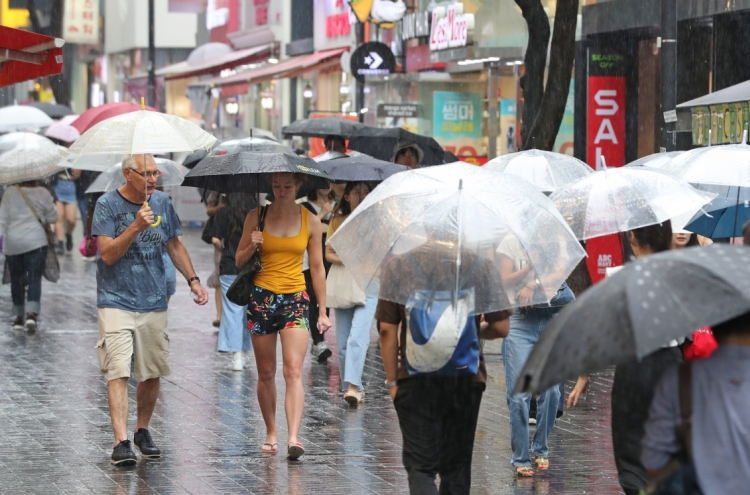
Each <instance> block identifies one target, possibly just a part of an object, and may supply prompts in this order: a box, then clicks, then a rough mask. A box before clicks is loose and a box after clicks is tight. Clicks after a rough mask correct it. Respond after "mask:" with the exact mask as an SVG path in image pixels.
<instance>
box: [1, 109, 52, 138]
mask: <svg viewBox="0 0 750 495" xmlns="http://www.w3.org/2000/svg"><path fill="white" fill-rule="evenodd" d="M54 123H55V121H54V120H52V119H51V118H49V116H48V115H47V114H46V113H44V112H42V111H41V110H39V109H38V108H34V107H30V106H28V105H13V106H10V107H3V108H0V132H14V131H35V130H37V129H41V128H42V127H49V126H51V125H52V124H54Z"/></svg>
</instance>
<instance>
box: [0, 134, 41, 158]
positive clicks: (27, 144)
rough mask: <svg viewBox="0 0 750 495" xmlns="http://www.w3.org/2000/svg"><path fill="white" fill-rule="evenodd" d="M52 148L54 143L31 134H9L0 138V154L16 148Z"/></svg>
mask: <svg viewBox="0 0 750 495" xmlns="http://www.w3.org/2000/svg"><path fill="white" fill-rule="evenodd" d="M54 146H55V143H53V142H52V141H50V140H49V139H47V138H46V137H44V136H40V135H39V134H34V133H33V132H11V133H8V134H3V135H2V136H0V153H3V152H5V151H9V150H12V149H16V148H26V149H37V148H47V147H54Z"/></svg>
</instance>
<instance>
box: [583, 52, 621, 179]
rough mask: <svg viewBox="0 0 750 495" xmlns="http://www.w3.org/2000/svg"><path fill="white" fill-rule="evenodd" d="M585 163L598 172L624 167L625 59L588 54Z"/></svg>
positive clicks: (601, 53) (603, 53)
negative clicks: (603, 167) (606, 167)
mask: <svg viewBox="0 0 750 495" xmlns="http://www.w3.org/2000/svg"><path fill="white" fill-rule="evenodd" d="M589 57H590V58H589V77H588V106H587V109H588V115H587V137H586V154H587V157H586V161H587V163H588V164H589V165H590V166H591V167H592V168H593V169H595V170H600V169H601V168H602V163H603V162H602V157H604V158H605V161H604V163H605V164H606V165H607V166H608V167H621V166H623V165H625V84H626V81H625V77H624V70H625V59H624V57H623V56H622V55H620V54H617V53H614V52H604V51H596V50H591V51H590V52H589Z"/></svg>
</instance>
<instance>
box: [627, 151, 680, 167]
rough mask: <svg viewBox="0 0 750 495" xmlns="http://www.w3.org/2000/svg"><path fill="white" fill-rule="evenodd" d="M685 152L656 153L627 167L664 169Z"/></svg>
mask: <svg viewBox="0 0 750 495" xmlns="http://www.w3.org/2000/svg"><path fill="white" fill-rule="evenodd" d="M683 153H684V151H667V152H666V153H654V154H652V155H648V156H644V157H643V158H639V159H637V160H636V161H634V162H630V163H628V164H627V165H625V166H626V167H651V168H662V167H663V166H664V165H666V164H667V163H670V162H671V161H672V160H673V159H675V158H677V157H678V156H680V155H681V154H683Z"/></svg>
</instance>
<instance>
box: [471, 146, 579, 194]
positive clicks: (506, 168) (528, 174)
mask: <svg viewBox="0 0 750 495" xmlns="http://www.w3.org/2000/svg"><path fill="white" fill-rule="evenodd" d="M484 168H486V169H488V170H492V171H494V172H501V173H505V174H512V175H515V176H518V177H520V178H522V179H524V180H526V181H528V182H530V183H531V184H533V186H534V187H536V188H537V189H538V190H540V191H542V192H545V193H552V192H555V191H557V190H558V189H560V188H561V187H563V186H565V185H566V184H569V183H571V182H575V181H577V180H579V179H582V178H583V177H586V176H587V175H589V174H591V173H592V172H593V171H592V170H591V167H589V166H588V165H586V164H585V163H583V162H582V161H581V160H579V159H577V158H575V157H572V156H570V155H564V154H562V153H553V152H551V151H543V150H526V151H519V152H518V153H511V154H508V155H503V156H500V157H497V158H494V159H492V160H490V161H489V162H487V163H486V164H485V165H484Z"/></svg>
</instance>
